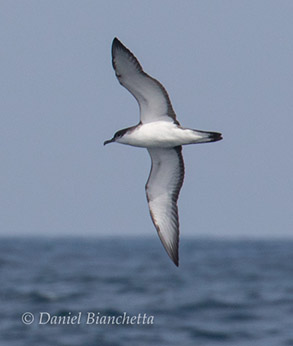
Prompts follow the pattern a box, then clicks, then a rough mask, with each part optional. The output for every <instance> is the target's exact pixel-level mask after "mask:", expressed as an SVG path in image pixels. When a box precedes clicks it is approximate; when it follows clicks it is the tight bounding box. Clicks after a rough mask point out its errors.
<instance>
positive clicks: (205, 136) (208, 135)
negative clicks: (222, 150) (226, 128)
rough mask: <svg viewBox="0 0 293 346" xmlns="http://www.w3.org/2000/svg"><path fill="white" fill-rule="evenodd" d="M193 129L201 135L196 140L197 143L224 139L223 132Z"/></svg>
mask: <svg viewBox="0 0 293 346" xmlns="http://www.w3.org/2000/svg"><path fill="white" fill-rule="evenodd" d="M193 131H194V132H195V133H196V135H197V136H198V137H199V138H198V139H197V140H196V143H208V142H216V141H220V140H221V139H223V137H222V134H221V133H220V132H209V131H200V130H193Z"/></svg>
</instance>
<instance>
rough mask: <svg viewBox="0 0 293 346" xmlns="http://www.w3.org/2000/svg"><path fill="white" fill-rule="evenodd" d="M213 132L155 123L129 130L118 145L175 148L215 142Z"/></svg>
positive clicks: (160, 122)
mask: <svg viewBox="0 0 293 346" xmlns="http://www.w3.org/2000/svg"><path fill="white" fill-rule="evenodd" d="M216 136H217V135H216V134H214V133H211V132H205V131H197V130H192V129H186V128H183V127H181V126H180V125H177V124H175V123H174V122H171V121H162V120H161V121H155V122H151V123H146V124H139V125H138V126H135V127H132V128H129V131H127V132H126V133H125V135H124V136H123V137H122V138H119V139H117V142H118V143H121V144H128V145H132V146H134V147H143V148H173V147H177V146H179V145H186V144H194V143H201V142H208V141H214V140H215V139H214V138H215V137H216Z"/></svg>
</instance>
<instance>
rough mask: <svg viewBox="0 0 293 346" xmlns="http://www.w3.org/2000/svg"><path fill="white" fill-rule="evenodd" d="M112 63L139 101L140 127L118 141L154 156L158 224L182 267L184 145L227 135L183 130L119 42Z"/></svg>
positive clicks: (152, 197)
mask: <svg viewBox="0 0 293 346" xmlns="http://www.w3.org/2000/svg"><path fill="white" fill-rule="evenodd" d="M112 64H113V68H114V70H115V74H116V77H117V79H118V81H119V83H120V84H121V85H122V86H124V87H125V88H126V89H127V90H128V91H129V92H130V93H131V94H132V95H133V96H134V97H135V99H136V101H137V102H138V105H139V110H140V122H139V123H138V125H136V126H132V127H128V128H125V129H122V130H120V131H117V132H116V133H115V135H114V137H113V138H112V139H110V140H107V141H105V142H104V145H106V144H108V143H112V142H117V143H121V144H127V145H132V146H135V147H143V148H146V149H147V150H148V152H149V155H150V157H151V161H152V165H151V171H150V175H149V177H148V180H147V183H146V185H145V190H146V197H147V201H148V206H149V210H150V215H151V218H152V221H153V223H154V225H155V227H156V229H157V232H158V235H159V237H160V240H161V242H162V244H163V246H164V248H165V250H166V251H167V253H168V255H169V257H170V258H171V260H172V261H173V262H174V263H175V265H176V266H178V265H179V258H178V246H179V219H178V208H177V200H178V196H179V192H180V189H181V187H182V184H183V179H184V162H183V157H182V145H185V144H195V143H206V142H215V141H219V140H221V139H222V135H221V133H218V132H207V131H200V130H193V129H189V128H185V127H182V126H181V125H180V124H179V122H178V121H177V119H176V114H175V112H174V110H173V107H172V104H171V101H170V98H169V96H168V93H167V91H166V89H165V88H164V87H163V85H162V84H161V83H160V82H159V81H157V80H156V79H154V78H153V77H151V76H150V75H148V74H147V73H145V72H144V70H143V68H142V67H141V65H140V63H139V62H138V60H137V59H136V57H135V56H134V55H133V54H132V53H131V51H130V50H129V49H128V48H126V47H125V46H124V45H123V44H122V43H121V42H120V41H119V40H118V39H117V38H114V40H113V43H112Z"/></svg>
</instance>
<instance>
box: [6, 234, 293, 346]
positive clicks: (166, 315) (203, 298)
mask: <svg viewBox="0 0 293 346" xmlns="http://www.w3.org/2000/svg"><path fill="white" fill-rule="evenodd" d="M0 299H1V305H0V345H1V346H2V345H3V346H19V345H25V346H27V345H30V346H52V345H56V346H75V345H78V346H146V345H162V346H167V345H168V346H170V345H176V346H178V345H180V346H194V345H198V346H201V345H204V346H212V345H213V346H217V345H219V346H220V345H221V346H222V345H227V346H228V345H233V346H235V345H237V346H289V345H293V241H292V240H291V241H288V240H284V241H281V240H278V241H276V240H274V241H273V240H270V241H263V240H241V241H240V240H239V241H236V240H233V241H232V240H212V239H188V238H185V239H184V238H183V239H182V240H181V243H180V266H179V268H177V267H175V266H174V265H173V263H172V262H171V261H170V260H169V258H168V257H167V255H166V253H165V251H164V249H163V247H162V245H161V244H160V242H159V239H157V237H153V238H132V237H128V238H114V237H113V238H86V239H83V238H60V239H58V238H56V239H55V238H27V239H24V238H1V239H0Z"/></svg>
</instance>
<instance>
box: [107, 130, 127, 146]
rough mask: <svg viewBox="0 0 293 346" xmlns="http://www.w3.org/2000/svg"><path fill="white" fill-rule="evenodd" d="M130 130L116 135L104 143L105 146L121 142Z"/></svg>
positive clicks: (120, 131)
mask: <svg viewBox="0 0 293 346" xmlns="http://www.w3.org/2000/svg"><path fill="white" fill-rule="evenodd" d="M127 130H128V129H123V130H119V131H117V132H116V133H115V135H114V136H113V138H111V139H109V140H107V141H105V142H104V145H106V144H109V143H112V142H119V139H121V138H122V137H123V136H124V134H125V133H126V132H127Z"/></svg>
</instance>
